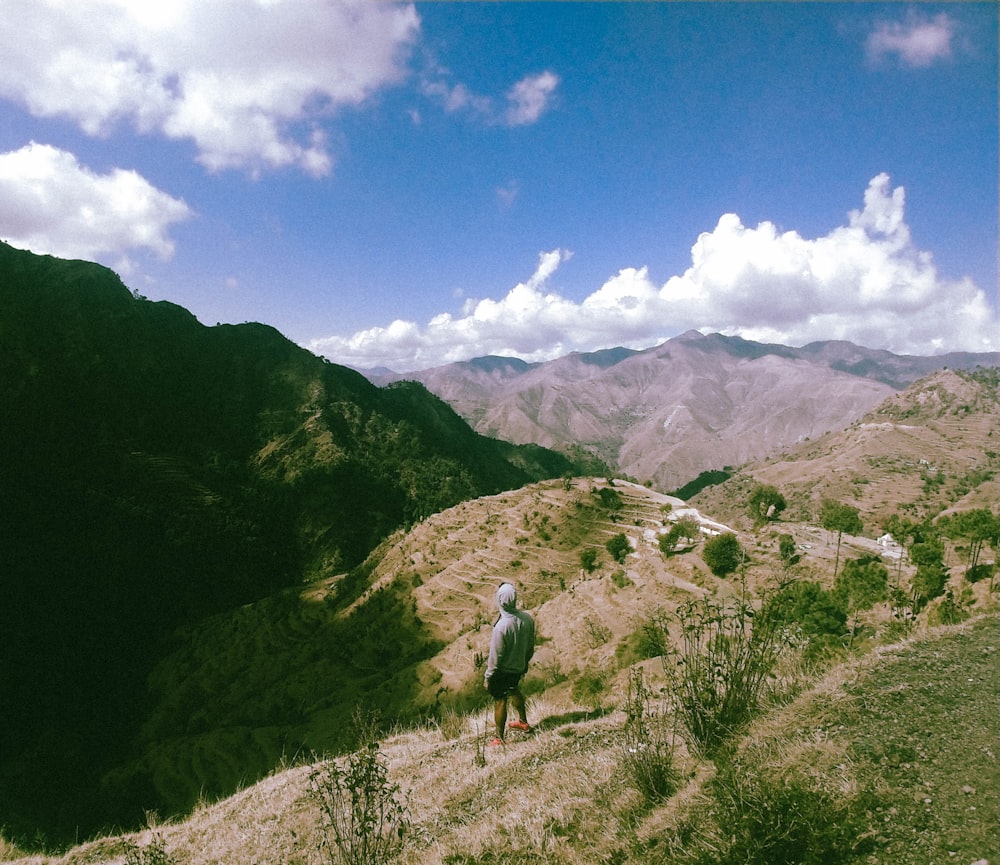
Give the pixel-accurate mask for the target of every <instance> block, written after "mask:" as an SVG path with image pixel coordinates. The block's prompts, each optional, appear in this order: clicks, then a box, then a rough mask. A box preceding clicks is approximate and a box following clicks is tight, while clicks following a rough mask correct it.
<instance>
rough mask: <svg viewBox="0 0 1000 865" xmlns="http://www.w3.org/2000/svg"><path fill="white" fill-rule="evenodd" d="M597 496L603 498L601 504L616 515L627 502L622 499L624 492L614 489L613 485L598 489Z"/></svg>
mask: <svg viewBox="0 0 1000 865" xmlns="http://www.w3.org/2000/svg"><path fill="white" fill-rule="evenodd" d="M597 497H598V498H599V499H600V500H601V505H602V506H603V507H605V508H606V509H607V510H608V511H609V512H610V513H611V515H612V516H614V515H616V514H617V513H618V512H619V511H620V510H621V509H622V506H623V505H624V504H625V502H624V501H623V500H622V494H621V493H620V492H618V490H614V489H612V488H611V487H602V488H601V489H600V490H599V491H598V493H597Z"/></svg>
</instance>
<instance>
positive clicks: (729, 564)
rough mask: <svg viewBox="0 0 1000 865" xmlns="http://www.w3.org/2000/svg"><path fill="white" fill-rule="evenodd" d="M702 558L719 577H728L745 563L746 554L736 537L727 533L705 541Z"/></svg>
mask: <svg viewBox="0 0 1000 865" xmlns="http://www.w3.org/2000/svg"><path fill="white" fill-rule="evenodd" d="M701 555H702V558H703V559H704V560H705V564H706V565H708V568H709V570H710V571H711V572H712V573H713V574H715V576H717V577H727V576H729V574H731V573H733V572H734V571H735V570H736V569H737V568H738V567H739V566H740V565H741V564H742V562H743V559H744V554H743V548H742V547H741V546H740V542H739V541H738V540H737V538H736V535H734V534H732V533H730V532H726V533H725V534H722V535H716V536H715V537H714V538H709V539H708V540H707V541H705V546H704V547H702V552H701Z"/></svg>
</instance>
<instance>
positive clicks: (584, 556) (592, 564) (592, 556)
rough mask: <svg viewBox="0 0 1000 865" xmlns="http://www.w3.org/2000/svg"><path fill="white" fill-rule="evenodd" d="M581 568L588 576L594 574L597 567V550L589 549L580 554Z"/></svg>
mask: <svg viewBox="0 0 1000 865" xmlns="http://www.w3.org/2000/svg"><path fill="white" fill-rule="evenodd" d="M580 567H581V568H583V569H584V570H585V571H586V572H587V573H588V574H592V573H593V572H594V568H596V567H597V550H595V549H594V548H593V547H588V548H587V549H585V550H583V551H582V552H581V553H580Z"/></svg>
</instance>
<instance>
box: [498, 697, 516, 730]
mask: <svg viewBox="0 0 1000 865" xmlns="http://www.w3.org/2000/svg"><path fill="white" fill-rule="evenodd" d="M514 705H515V706H516V705H517V704H516V703H515V704H514ZM493 721H494V723H495V724H496V727H497V738H498V739H503V733H504V729H505V728H506V726H507V698H506V697H503V698H502V699H500V700H497V701H496V702H495V703H494V704H493Z"/></svg>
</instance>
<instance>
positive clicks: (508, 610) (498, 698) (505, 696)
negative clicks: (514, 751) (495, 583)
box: [483, 583, 535, 745]
mask: <svg viewBox="0 0 1000 865" xmlns="http://www.w3.org/2000/svg"><path fill="white" fill-rule="evenodd" d="M497 607H499V609H500V618H498V619H497V621H496V624H494V625H493V635H492V636H491V637H490V655H489V659H488V660H487V662H486V675H485V678H484V679H483V684H484V686H485V687H486V690H487V691H489V693H490V696H491V697H493V700H494V705H493V720H494V722H495V724H496V738H495V739H493V740H492V741H491V742H490V744H491V745H502V744H503V743H504V733H505V731H506V727H507V726H508V724H507V701H508V700H509V701H510V705H511V706H512V707H513V708H514V711H515V712H517V718H518V719H517V720H516V721H511V722H510V725H509V726H510V728H511V729H512V730H523V731H528V730H530V729H531V726H530V725H529V724H528V717H527V714H526V710H525V705H524V695H523V694H522V693H521V677H522V676H523V675H524V674H525V673H526V672H527V671H528V662H529V661H531V657H532V655H534V653H535V620H534V619H532V618H531V615H530V614H529V613H527V612H525V611H524V610H519V609H518V608H517V590H516V589H515V588H514V586H513V585H512V584H511V583H503V584H502V585H501V586H500V588H499V589H497Z"/></svg>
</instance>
